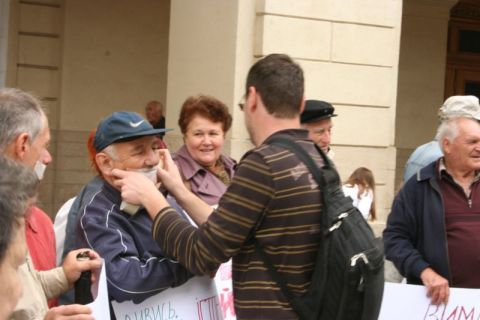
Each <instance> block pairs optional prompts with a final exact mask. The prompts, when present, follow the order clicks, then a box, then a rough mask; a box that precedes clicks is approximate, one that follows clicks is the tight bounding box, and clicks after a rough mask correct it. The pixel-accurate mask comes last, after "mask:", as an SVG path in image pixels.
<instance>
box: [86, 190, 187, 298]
mask: <svg viewBox="0 0 480 320" xmlns="http://www.w3.org/2000/svg"><path fill="white" fill-rule="evenodd" d="M121 201H122V200H121V196H120V192H119V191H118V190H116V189H115V188H113V187H112V186H110V185H109V184H108V183H107V182H104V184H103V187H102V189H101V190H100V191H98V192H97V193H96V194H95V195H93V197H92V198H91V200H90V202H89V203H88V204H86V206H85V207H84V209H83V211H81V212H80V213H79V217H78V218H79V219H78V224H77V227H78V229H77V232H78V237H77V247H89V248H92V249H94V250H95V251H97V252H98V253H99V254H100V256H101V257H102V258H103V259H104V260H105V268H106V269H105V271H106V275H107V283H108V295H109V298H110V299H111V300H116V301H118V302H122V301H125V300H133V302H134V303H139V302H141V301H143V300H145V299H146V298H148V297H149V296H152V295H154V294H157V293H159V292H160V291H162V290H164V289H167V288H170V287H176V286H179V285H181V284H183V283H185V282H186V281H187V280H188V279H189V278H190V277H191V274H190V273H189V272H188V271H187V270H186V269H185V268H184V267H182V266H181V265H180V264H179V263H178V262H176V261H173V260H170V259H168V258H167V257H165V256H164V254H163V252H162V250H161V249H160V247H159V246H158V245H157V244H156V242H155V241H154V240H153V238H152V234H151V230H152V220H151V219H150V217H149V215H148V213H147V212H146V211H145V210H144V209H143V208H142V209H140V210H139V211H138V212H137V213H136V214H135V215H133V216H130V215H129V214H127V213H124V212H122V211H120V203H121Z"/></svg>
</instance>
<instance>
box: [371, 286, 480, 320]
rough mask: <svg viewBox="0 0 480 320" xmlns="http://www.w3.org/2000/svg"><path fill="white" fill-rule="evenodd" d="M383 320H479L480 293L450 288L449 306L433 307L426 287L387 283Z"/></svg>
mask: <svg viewBox="0 0 480 320" xmlns="http://www.w3.org/2000/svg"><path fill="white" fill-rule="evenodd" d="M378 319H379V320H405V319H408V320H478V319H480V289H461V288H450V298H449V301H448V304H447V305H439V306H435V305H432V304H430V299H429V298H428V297H427V291H426V289H425V287H424V286H418V285H408V284H399V283H389V282H386V283H385V289H384V292H383V301H382V308H381V310H380V316H379V317H378Z"/></svg>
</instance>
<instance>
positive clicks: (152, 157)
mask: <svg viewBox="0 0 480 320" xmlns="http://www.w3.org/2000/svg"><path fill="white" fill-rule="evenodd" d="M159 161H160V152H159V151H158V150H154V149H151V150H150V152H149V153H148V156H147V158H146V160H145V164H146V165H147V166H152V167H154V166H156V165H157V164H158V162H159Z"/></svg>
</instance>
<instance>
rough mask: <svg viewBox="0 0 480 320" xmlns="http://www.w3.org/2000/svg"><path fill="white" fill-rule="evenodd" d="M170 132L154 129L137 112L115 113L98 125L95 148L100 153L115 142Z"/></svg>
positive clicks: (94, 141) (94, 140)
mask: <svg viewBox="0 0 480 320" xmlns="http://www.w3.org/2000/svg"><path fill="white" fill-rule="evenodd" d="M170 130H172V129H154V128H153V127H152V125H151V124H150V122H148V121H147V120H146V119H144V118H143V117H142V116H141V115H140V114H138V113H136V112H128V111H120V112H114V113H112V114H111V115H109V116H108V117H106V118H105V119H103V120H102V121H100V123H99V124H98V127H97V132H96V133H95V138H94V139H93V147H94V148H95V150H96V151H97V152H100V151H102V150H103V149H105V148H106V147H108V146H109V145H111V144H113V143H115V142H121V141H124V140H131V139H134V138H140V137H143V136H153V135H158V134H161V133H164V132H167V131H170Z"/></svg>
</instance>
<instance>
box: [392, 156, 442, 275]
mask: <svg viewBox="0 0 480 320" xmlns="http://www.w3.org/2000/svg"><path fill="white" fill-rule="evenodd" d="M437 161H438V160H437ZM437 161H434V162H432V163H430V164H429V165H427V166H426V167H424V168H423V169H421V170H420V171H418V173H417V174H416V175H414V176H412V177H411V178H410V179H409V180H408V181H407V182H406V183H405V185H404V186H403V188H402V189H401V190H400V191H399V193H398V194H397V196H396V197H395V200H394V201H393V205H392V211H391V213H390V215H389V217H388V220H387V227H386V228H385V230H384V231H383V239H384V243H385V255H386V258H387V259H388V260H391V261H392V262H393V264H394V265H395V267H396V268H397V269H398V271H399V272H400V274H402V275H403V276H404V277H405V278H407V282H408V283H411V284H422V281H421V279H420V273H421V272H422V271H423V270H424V269H425V268H427V267H431V268H432V269H433V270H435V272H437V273H438V274H440V275H441V276H442V277H444V278H445V279H448V280H449V281H450V271H449V264H448V251H447V238H446V231H445V230H446V229H445V210H444V205H443V199H442V195H441V192H440V187H439V183H438V174H437V172H436V170H437V169H436V168H437ZM450 282H451V281H450Z"/></svg>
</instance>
